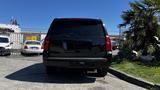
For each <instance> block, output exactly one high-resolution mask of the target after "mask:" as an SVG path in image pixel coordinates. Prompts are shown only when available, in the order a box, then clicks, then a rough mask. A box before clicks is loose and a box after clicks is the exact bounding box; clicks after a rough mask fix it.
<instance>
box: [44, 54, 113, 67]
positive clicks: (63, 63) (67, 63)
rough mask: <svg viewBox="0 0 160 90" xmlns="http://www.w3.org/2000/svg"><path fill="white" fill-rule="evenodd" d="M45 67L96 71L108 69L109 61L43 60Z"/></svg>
mask: <svg viewBox="0 0 160 90" xmlns="http://www.w3.org/2000/svg"><path fill="white" fill-rule="evenodd" d="M43 63H44V65H46V66H53V67H59V68H75V69H98V68H108V67H109V66H110V64H111V60H109V59H107V58H58V57H52V58H43Z"/></svg>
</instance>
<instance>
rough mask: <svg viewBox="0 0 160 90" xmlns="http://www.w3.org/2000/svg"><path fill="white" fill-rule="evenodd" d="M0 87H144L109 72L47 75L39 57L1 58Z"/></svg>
mask: <svg viewBox="0 0 160 90" xmlns="http://www.w3.org/2000/svg"><path fill="white" fill-rule="evenodd" d="M0 90H146V89H144V88H142V87H139V86H136V85H133V84H130V83H128V82H125V81H123V80H120V79H118V78H116V77H115V76H113V75H111V74H108V75H107V76H106V77H104V78H99V77H93V76H87V75H86V76H82V75H79V74H74V72H62V73H57V74H55V75H51V76H48V75H47V74H46V72H45V68H44V66H43V64H42V58H41V56H30V57H24V56H21V55H19V56H18V55H17V56H9V57H0Z"/></svg>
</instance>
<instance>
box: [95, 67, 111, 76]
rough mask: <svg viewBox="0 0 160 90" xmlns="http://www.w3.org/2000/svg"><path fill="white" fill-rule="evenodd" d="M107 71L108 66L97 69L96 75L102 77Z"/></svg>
mask: <svg viewBox="0 0 160 90" xmlns="http://www.w3.org/2000/svg"><path fill="white" fill-rule="evenodd" d="M107 73H108V68H102V69H97V75H96V76H98V77H104V76H106V75H107Z"/></svg>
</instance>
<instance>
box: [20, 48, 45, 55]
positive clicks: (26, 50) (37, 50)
mask: <svg viewBox="0 0 160 90" xmlns="http://www.w3.org/2000/svg"><path fill="white" fill-rule="evenodd" d="M22 52H23V53H27V54H31V53H33V54H34V53H43V49H35V50H32V49H24V50H22Z"/></svg>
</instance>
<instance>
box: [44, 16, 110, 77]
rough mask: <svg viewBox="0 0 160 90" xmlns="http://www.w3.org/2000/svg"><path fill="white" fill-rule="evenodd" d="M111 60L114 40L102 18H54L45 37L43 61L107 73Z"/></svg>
mask: <svg viewBox="0 0 160 90" xmlns="http://www.w3.org/2000/svg"><path fill="white" fill-rule="evenodd" d="M111 60H112V47H111V40H110V37H109V36H108V34H107V31H106V29H105V27H104V26H103V23H102V21H101V20H99V19H82V18H78V19H77V18H72V19H69V18H59V19H54V20H53V22H52V24H51V26H50V28H49V30H48V33H47V36H46V37H45V40H44V51H43V63H44V65H45V67H46V71H47V73H48V74H50V73H51V72H52V73H53V71H52V70H54V68H70V69H81V70H84V71H88V70H96V71H97V76H105V75H106V74H107V72H108V67H109V66H110V63H111Z"/></svg>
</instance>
